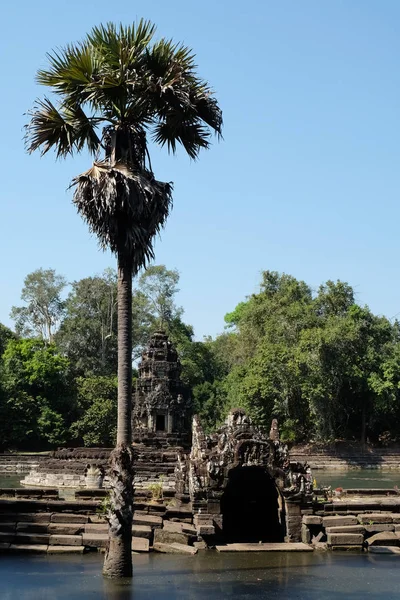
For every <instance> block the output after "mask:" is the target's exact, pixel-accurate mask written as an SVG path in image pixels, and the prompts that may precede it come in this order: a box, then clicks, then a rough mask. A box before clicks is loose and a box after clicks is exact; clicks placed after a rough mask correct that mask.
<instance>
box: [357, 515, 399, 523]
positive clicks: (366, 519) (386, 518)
mask: <svg viewBox="0 0 400 600" xmlns="http://www.w3.org/2000/svg"><path fill="white" fill-rule="evenodd" d="M358 520H359V522H360V523H362V524H363V525H372V524H375V523H393V517H392V514H391V513H374V514H363V515H361V517H360V516H359V517H358Z"/></svg>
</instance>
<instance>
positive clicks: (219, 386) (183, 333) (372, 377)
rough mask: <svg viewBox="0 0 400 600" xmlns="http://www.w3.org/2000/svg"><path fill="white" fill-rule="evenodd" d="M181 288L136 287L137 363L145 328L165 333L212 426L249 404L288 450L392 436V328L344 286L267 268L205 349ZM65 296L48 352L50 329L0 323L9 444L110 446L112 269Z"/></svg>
mask: <svg viewBox="0 0 400 600" xmlns="http://www.w3.org/2000/svg"><path fill="white" fill-rule="evenodd" d="M31 275H33V274H31ZM34 275H35V277H33V278H32V277H30V276H28V277H27V279H26V281H31V280H34V281H35V282H36V287H37V289H38V290H40V297H41V298H45V297H48V296H49V294H48V292H47V291H46V287H47V286H48V287H49V288H50V290H49V291H51V290H52V289H54V278H55V277H57V278H58V276H56V274H55V273H54V271H51V270H48V271H44V270H39V271H36V272H35V274H34ZM57 281H60V282H63V281H64V280H63V278H58V279H57ZM178 285H179V274H178V272H177V271H175V270H168V269H167V268H166V267H165V266H163V265H156V266H152V267H150V268H148V269H147V271H145V272H144V273H143V274H142V275H141V277H140V278H139V280H138V283H137V287H136V289H135V290H134V292H133V302H132V304H133V322H134V331H133V339H134V351H133V357H132V358H133V361H134V364H135V361H136V360H137V358H138V357H139V356H140V352H141V350H142V348H143V346H144V344H145V343H146V341H147V339H148V337H149V335H150V334H151V332H152V331H154V330H156V329H157V328H160V327H162V328H163V329H165V330H166V331H167V332H168V334H169V335H170V337H171V339H172V341H173V342H174V344H175V345H176V347H177V349H178V352H179V354H180V357H181V362H182V378H183V379H184V381H185V382H186V383H187V384H188V385H190V387H191V388H192V395H193V399H194V404H195V410H196V412H198V413H199V414H200V416H201V418H202V421H203V423H204V425H205V426H206V428H207V429H209V430H211V429H213V428H214V427H215V426H216V425H217V424H218V423H220V422H221V421H222V419H223V418H224V416H225V415H226V413H227V411H228V410H229V408H231V407H233V406H243V407H244V408H246V409H247V410H248V411H249V413H250V414H251V415H252V416H253V417H254V419H255V420H256V421H257V422H258V423H259V424H261V425H263V426H265V427H269V424H270V421H271V418H272V417H277V418H278V419H279V422H280V428H281V433H282V435H283V437H284V438H285V439H286V440H288V441H309V440H316V441H317V440H319V441H331V440H333V439H338V438H340V439H348V440H353V439H356V440H362V441H366V440H367V439H369V440H370V441H373V442H378V441H379V440H381V441H384V442H388V441H390V440H397V439H398V438H399V437H400V326H399V323H398V322H397V321H395V322H391V321H389V320H388V319H386V318H385V317H382V316H376V315H374V314H372V312H371V311H370V310H369V309H368V307H365V306H364V307H363V306H359V305H358V304H356V302H355V300H354V293H353V290H352V288H351V287H350V286H349V285H348V284H346V283H343V282H341V281H337V282H332V281H328V282H327V283H325V284H324V285H321V286H320V288H319V290H318V292H317V293H316V294H313V293H312V290H311V288H310V287H309V286H308V285H307V284H306V283H304V282H303V281H298V280H296V279H295V278H294V277H291V276H289V275H285V274H279V273H275V272H269V271H266V272H264V273H263V276H262V282H261V285H260V290H259V292H258V293H257V294H254V295H252V296H250V297H248V298H247V299H246V300H245V301H244V302H241V303H239V304H238V305H237V307H236V308H235V309H234V310H233V311H232V312H230V313H228V314H227V315H226V316H225V321H226V329H225V332H224V333H222V334H221V335H219V336H217V337H216V338H215V339H211V338H205V339H204V340H203V341H196V340H195V339H194V334H193V328H192V327H191V326H190V325H188V324H186V323H185V322H184V321H183V320H182V316H183V310H182V308H181V307H179V306H177V305H176V302H175V297H176V293H177V292H178ZM62 289H63V288H60V290H59V292H58V296H57V295H56V297H55V298H54V297H52V302H53V304H54V306H59V307H62V317H61V322H60V326H59V328H58V330H57V331H54V332H53V335H52V341H51V342H50V340H49V339H48V335H47V334H46V329H44V330H43V335H42V336H41V337H40V336H39V337H18V336H17V335H16V334H14V333H13V332H12V331H10V330H9V329H7V328H6V327H4V326H3V325H0V355H1V359H0V410H1V414H2V416H3V418H2V419H1V421H0V440H1V445H2V447H3V448H17V447H18V448H30V449H32V448H47V447H54V446H57V445H60V444H66V443H68V444H76V445H77V444H85V445H87V446H99V445H103V446H112V445H113V443H114V441H115V432H116V403H117V396H116V392H117V378H116V366H117V363H116V335H117V334H116V276H115V273H114V272H113V271H111V270H108V271H106V272H104V273H103V274H102V275H98V276H95V277H88V278H85V279H82V280H81V281H77V282H73V283H72V284H71V285H70V291H69V294H68V296H67V297H66V298H65V299H63V298H62V297H61V292H62ZM31 301H32V299H29V300H27V302H31ZM21 308H23V307H21ZM13 314H14V316H15V317H16V319H18V316H19V315H21V314H23V311H18V310H17V311H15V310H14V311H13ZM17 322H18V320H17ZM33 334H34V331H31V335H32V336H33Z"/></svg>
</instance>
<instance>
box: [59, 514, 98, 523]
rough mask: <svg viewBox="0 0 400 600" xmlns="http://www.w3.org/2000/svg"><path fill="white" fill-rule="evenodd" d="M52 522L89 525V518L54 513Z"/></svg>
mask: <svg viewBox="0 0 400 600" xmlns="http://www.w3.org/2000/svg"><path fill="white" fill-rule="evenodd" d="M51 522H52V523H88V522H89V517H88V516H86V515H75V514H66V513H53V514H52V515H51Z"/></svg>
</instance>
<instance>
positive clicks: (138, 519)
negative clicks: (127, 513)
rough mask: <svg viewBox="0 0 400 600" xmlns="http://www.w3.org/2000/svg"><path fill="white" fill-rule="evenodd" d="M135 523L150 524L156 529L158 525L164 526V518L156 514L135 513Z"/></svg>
mask: <svg viewBox="0 0 400 600" xmlns="http://www.w3.org/2000/svg"><path fill="white" fill-rule="evenodd" d="M133 524H134V525H148V526H149V527H151V528H152V529H156V528H158V527H162V524H163V520H162V517H157V516H156V515H136V514H134V515H133Z"/></svg>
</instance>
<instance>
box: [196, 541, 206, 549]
mask: <svg viewBox="0 0 400 600" xmlns="http://www.w3.org/2000/svg"><path fill="white" fill-rule="evenodd" d="M193 547H194V548H197V550H207V548H208V546H207V544H206V543H205V541H204V540H202V541H201V542H193Z"/></svg>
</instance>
